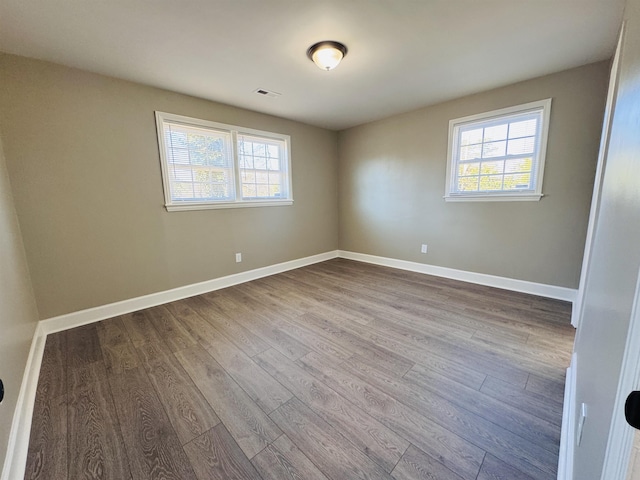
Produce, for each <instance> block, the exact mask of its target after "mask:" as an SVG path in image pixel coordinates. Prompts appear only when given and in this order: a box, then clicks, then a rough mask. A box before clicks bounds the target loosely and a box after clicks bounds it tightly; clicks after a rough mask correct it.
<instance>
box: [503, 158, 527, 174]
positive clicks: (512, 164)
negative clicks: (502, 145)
mask: <svg viewBox="0 0 640 480" xmlns="http://www.w3.org/2000/svg"><path fill="white" fill-rule="evenodd" d="M532 166H533V159H532V158H531V157H527V158H513V159H510V160H507V161H506V162H505V165H504V171H505V173H516V172H530V171H531V167H532Z"/></svg>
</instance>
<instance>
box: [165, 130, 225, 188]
mask: <svg viewBox="0 0 640 480" xmlns="http://www.w3.org/2000/svg"><path fill="white" fill-rule="evenodd" d="M163 131H164V140H165V150H166V153H167V167H168V171H169V174H170V175H169V178H170V180H169V181H170V191H171V199H172V200H175V201H202V200H211V201H216V200H228V199H230V198H233V196H234V193H233V156H232V155H231V151H230V147H231V143H230V141H231V134H230V133H229V132H225V131H221V130H216V129H207V128H203V127H202V128H201V127H195V126H193V127H192V126H189V125H182V124H177V123H175V124H174V123H169V122H166V123H164V124H163Z"/></svg>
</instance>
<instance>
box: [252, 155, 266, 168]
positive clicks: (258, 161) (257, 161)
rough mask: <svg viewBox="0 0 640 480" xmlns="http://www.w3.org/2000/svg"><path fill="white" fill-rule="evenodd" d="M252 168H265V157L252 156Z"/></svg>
mask: <svg viewBox="0 0 640 480" xmlns="http://www.w3.org/2000/svg"><path fill="white" fill-rule="evenodd" d="M253 168H255V169H256V170H258V169H259V170H266V169H267V159H266V158H264V157H253Z"/></svg>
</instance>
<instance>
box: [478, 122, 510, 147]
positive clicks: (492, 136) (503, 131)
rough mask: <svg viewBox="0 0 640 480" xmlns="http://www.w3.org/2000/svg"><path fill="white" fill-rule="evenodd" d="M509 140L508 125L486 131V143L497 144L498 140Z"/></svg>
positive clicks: (489, 128) (486, 129)
mask: <svg viewBox="0 0 640 480" xmlns="http://www.w3.org/2000/svg"><path fill="white" fill-rule="evenodd" d="M506 138H507V124H504V125H496V126H495V127H488V128H485V129H484V140H483V141H484V142H485V143H486V142H495V141H496V140H505V139H506Z"/></svg>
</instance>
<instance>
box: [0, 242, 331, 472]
mask: <svg viewBox="0 0 640 480" xmlns="http://www.w3.org/2000/svg"><path fill="white" fill-rule="evenodd" d="M337 256H338V252H337V250H334V251H331V252H326V253H321V254H318V255H312V256H310V257H305V258H299V259H297V260H291V261H288V262H283V263H278V264H276V265H270V266H268V267H263V268H256V269H255V270H249V271H247V272H241V273H236V274H234V275H228V276H226V277H221V278H216V279H213V280H208V281H205V282H200V283H196V284H193V285H186V286H184V287H178V288H174V289H171V290H167V291H164V292H158V293H152V294H150V295H144V296H142V297H137V298H131V299H128V300H123V301H121V302H115V303H110V304H108V305H102V306H100V307H94V308H89V309H87V310H81V311H78V312H73V313H69V314H66V315H60V316H58V317H53V318H49V319H46V320H41V321H40V322H38V326H37V327H36V331H35V333H34V336H33V340H32V341H31V349H30V351H29V357H28V359H27V365H26V367H25V372H24V376H23V377H22V385H21V386H20V393H19V394H18V402H17V405H16V410H15V413H14V416H13V421H12V424H11V433H10V434H9V443H8V446H7V454H6V458H5V463H4V467H3V469H2V476H1V477H0V480H16V479H21V478H24V473H25V468H26V463H27V452H28V449H29V434H30V432H31V420H32V416H33V407H34V404H35V398H36V389H37V387H38V377H39V375H40V366H41V364H42V355H43V353H44V346H45V343H46V340H47V335H48V334H50V333H55V332H59V331H62V330H67V329H70V328H74V327H79V326H81V325H86V324H89V323H93V322H98V321H100V320H104V319H107V318H111V317H115V316H117V315H123V314H125V313H130V312H135V311H136V310H141V309H144V308H150V307H154V306H156V305H161V304H163V303H168V302H173V301H176V300H181V299H183V298H187V297H192V296H194V295H200V294H202V293H207V292H212V291H214V290H219V289H221V288H226V287H231V286H233V285H237V284H239V283H244V282H249V281H251V280H256V279H258V278H262V277H266V276H269V275H274V274H276V273H281V272H286V271H287V270H293V269H295V268H300V267H304V266H307V265H312V264H314V263H318V262H324V261H326V260H330V259H332V258H336V257H337Z"/></svg>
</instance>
